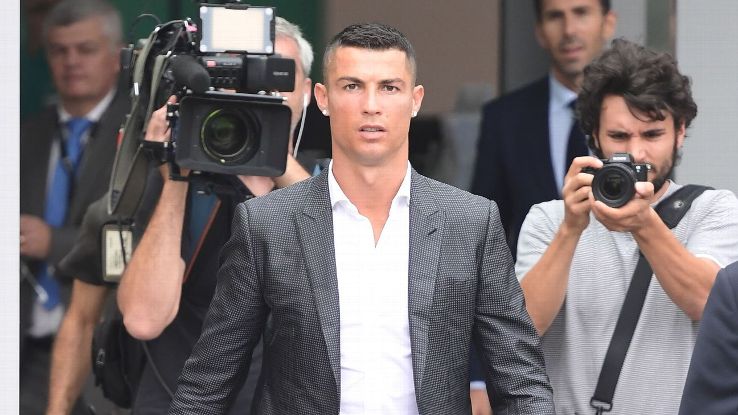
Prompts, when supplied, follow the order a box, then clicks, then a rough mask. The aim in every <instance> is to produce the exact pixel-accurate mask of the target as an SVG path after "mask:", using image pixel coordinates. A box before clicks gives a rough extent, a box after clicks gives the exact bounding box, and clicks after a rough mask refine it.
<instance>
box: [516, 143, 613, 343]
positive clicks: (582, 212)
mask: <svg viewBox="0 0 738 415" xmlns="http://www.w3.org/2000/svg"><path fill="white" fill-rule="evenodd" d="M584 167H594V168H600V167H602V161H600V160H599V159H597V158H594V157H577V158H575V159H574V161H573V162H572V164H571V167H569V171H568V172H567V174H566V177H565V178H564V188H563V189H562V195H563V198H564V221H563V222H562V223H561V225H560V226H559V229H558V231H557V232H556V235H555V236H554V238H553V240H551V243H550V244H549V245H548V248H546V251H545V252H544V253H543V255H542V256H541V258H540V259H539V260H538V262H537V263H536V264H535V265H534V266H533V267H532V268H531V269H530V270H529V271H528V273H527V274H525V277H523V279H522V281H521V282H520V286H521V288H522V289H523V294H524V295H525V301H526V308H527V309H528V313H529V314H530V317H531V319H532V320H533V324H535V326H536V330H538V334H540V335H543V334H544V333H545V332H546V330H548V328H549V327H550V326H551V323H552V322H553V320H554V318H556V315H557V314H558V313H559V310H560V309H561V306H562V304H563V303H564V298H565V297H566V288H567V286H568V284H569V268H570V267H571V260H572V258H573V257H574V251H575V250H576V247H577V243H579V237H580V236H581V235H582V231H584V229H585V228H586V227H587V225H588V224H589V211H590V201H589V198H588V197H589V194H591V193H592V188H591V185H592V178H593V176H592V175H591V174H588V173H582V169H583V168H584ZM534 208H536V207H535V206H534V207H533V208H531V209H534ZM525 226H526V223H524V224H523V227H525Z"/></svg>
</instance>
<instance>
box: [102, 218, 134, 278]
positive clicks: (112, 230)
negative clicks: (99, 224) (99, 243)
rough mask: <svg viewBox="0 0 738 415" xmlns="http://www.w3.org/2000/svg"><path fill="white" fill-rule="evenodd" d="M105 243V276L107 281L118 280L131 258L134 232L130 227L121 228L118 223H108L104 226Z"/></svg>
mask: <svg viewBox="0 0 738 415" xmlns="http://www.w3.org/2000/svg"><path fill="white" fill-rule="evenodd" d="M103 244H104V252H105V257H104V258H103V259H104V261H105V264H104V272H103V278H104V280H105V281H107V282H118V281H119V280H120V277H121V276H122V275H123V270H124V269H125V267H126V264H127V263H128V261H130V260H131V252H132V251H133V232H131V230H130V228H123V229H121V228H120V227H119V226H117V225H112V226H111V225H106V226H105V227H104V228H103ZM124 253H125V260H124V259H123V255H124Z"/></svg>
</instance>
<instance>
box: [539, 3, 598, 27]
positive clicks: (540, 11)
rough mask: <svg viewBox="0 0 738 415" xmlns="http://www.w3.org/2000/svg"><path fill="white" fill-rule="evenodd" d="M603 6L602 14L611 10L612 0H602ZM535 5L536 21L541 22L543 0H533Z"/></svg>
mask: <svg viewBox="0 0 738 415" xmlns="http://www.w3.org/2000/svg"><path fill="white" fill-rule="evenodd" d="M600 5H601V6H602V14H606V13H607V12H609V11H610V0H600ZM533 7H534V8H535V9H536V21H538V22H540V21H541V18H543V15H542V13H543V0H533Z"/></svg>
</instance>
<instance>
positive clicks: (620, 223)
mask: <svg viewBox="0 0 738 415" xmlns="http://www.w3.org/2000/svg"><path fill="white" fill-rule="evenodd" d="M635 190H636V194H635V196H633V199H631V200H630V201H629V202H628V203H626V204H625V205H623V206H621V207H619V208H612V207H610V206H607V205H606V204H604V203H603V202H601V201H599V200H595V199H594V195H592V194H591V193H590V195H589V201H590V203H591V205H592V213H593V214H594V215H595V217H596V218H597V220H598V221H600V223H602V224H603V225H604V226H605V227H606V228H607V229H608V230H610V231H614V232H630V233H637V232H639V231H641V230H646V229H649V228H650V227H651V226H653V225H654V224H655V223H657V222H660V221H661V219H659V217H658V214H656V211H654V210H653V209H652V208H651V201H652V199H653V194H654V188H653V183H650V182H636V184H635Z"/></svg>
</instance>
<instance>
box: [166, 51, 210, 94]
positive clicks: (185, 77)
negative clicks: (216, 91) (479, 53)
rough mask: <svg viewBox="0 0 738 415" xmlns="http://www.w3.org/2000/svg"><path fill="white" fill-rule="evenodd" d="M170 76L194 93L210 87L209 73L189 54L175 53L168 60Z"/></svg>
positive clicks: (203, 91)
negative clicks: (170, 70)
mask: <svg viewBox="0 0 738 415" xmlns="http://www.w3.org/2000/svg"><path fill="white" fill-rule="evenodd" d="M169 62H170V65H171V68H172V76H174V80H175V82H176V83H177V84H178V85H184V86H186V87H187V88H189V89H191V90H192V92H194V93H196V94H202V93H205V92H206V91H207V90H208V89H210V74H209V73H208V71H207V69H205V68H204V67H203V66H202V64H201V63H200V62H199V61H198V60H197V58H195V57H194V56H191V55H177V56H173V57H172V58H171V59H170V60H169Z"/></svg>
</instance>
